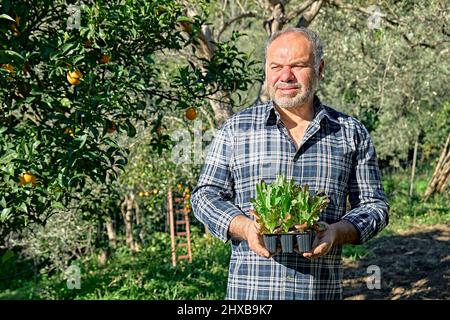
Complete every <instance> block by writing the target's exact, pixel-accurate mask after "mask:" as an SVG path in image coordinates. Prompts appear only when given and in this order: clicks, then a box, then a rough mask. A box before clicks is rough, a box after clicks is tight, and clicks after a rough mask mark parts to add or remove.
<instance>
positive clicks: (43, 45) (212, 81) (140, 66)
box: [0, 0, 253, 241]
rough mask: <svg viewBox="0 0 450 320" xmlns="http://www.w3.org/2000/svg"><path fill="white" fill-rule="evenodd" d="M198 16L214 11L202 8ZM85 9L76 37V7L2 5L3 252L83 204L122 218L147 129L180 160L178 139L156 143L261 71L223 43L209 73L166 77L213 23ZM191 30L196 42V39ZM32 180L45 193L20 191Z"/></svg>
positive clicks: (135, 8) (114, 8)
mask: <svg viewBox="0 0 450 320" xmlns="http://www.w3.org/2000/svg"><path fill="white" fill-rule="evenodd" d="M197 5H198V6H199V8H203V9H205V10H206V6H204V5H203V1H199V2H198V3H197ZM78 8H79V9H80V17H81V21H80V23H79V25H78V26H75V27H73V28H69V27H68V26H69V24H68V23H69V21H70V20H69V16H68V10H67V9H68V7H67V3H66V1H63V0H58V1H49V0H46V1H39V3H38V4H36V3H35V2H34V1H29V0H20V1H14V2H12V1H8V0H4V1H2V2H1V7H0V10H1V11H0V14H1V19H0V22H1V25H0V43H1V46H0V164H1V169H0V177H1V179H0V194H1V197H0V239H1V240H0V241H3V239H4V238H5V236H6V235H7V234H8V233H9V232H11V231H19V230H21V229H23V228H26V227H27V226H28V225H29V224H30V223H40V224H45V223H46V221H47V220H48V218H49V217H50V216H51V215H52V214H53V213H54V212H55V211H56V210H62V209H64V208H68V207H70V206H72V205H76V204H77V203H78V204H79V206H78V208H75V209H81V211H82V212H85V213H90V214H92V215H93V216H102V215H110V214H111V211H114V209H108V207H107V206H108V205H109V206H110V208H112V207H113V206H116V207H117V201H118V199H120V197H121V196H122V195H123V192H124V191H128V190H129V186H117V185H113V183H112V182H113V181H116V180H117V179H118V178H119V175H120V173H121V172H122V170H123V169H124V167H125V166H126V165H127V163H128V160H129V157H130V154H129V151H130V150H129V148H128V146H129V145H130V144H131V143H132V141H131V140H130V139H132V138H133V137H135V136H136V134H137V133H138V131H137V130H138V129H139V128H141V127H142V126H143V127H144V128H147V126H148V124H149V123H151V125H152V132H153V133H154V135H153V137H152V138H151V139H150V144H151V146H152V148H153V149H155V150H157V151H158V153H159V154H161V153H162V151H163V150H164V149H170V148H171V143H170V136H169V135H168V134H167V133H164V134H157V133H156V132H157V131H158V128H162V129H164V126H166V124H167V121H165V120H164V119H165V118H166V116H171V115H172V114H173V111H174V110H176V109H184V108H186V106H187V105H188V103H196V102H198V101H200V100H205V98H206V97H208V96H209V95H211V94H213V93H214V92H217V91H218V90H238V89H240V90H244V89H245V88H246V86H247V84H248V83H249V82H250V81H251V78H252V76H251V73H252V72H253V71H252V65H253V62H251V60H250V59H249V56H247V55H245V54H243V53H242V52H240V51H239V50H238V49H237V48H236V46H235V45H234V44H233V41H236V39H237V38H238V37H237V36H236V37H233V38H231V39H230V40H227V41H224V42H220V43H217V44H216V46H217V48H218V49H217V51H216V55H215V56H214V57H213V58H212V59H211V61H204V63H203V65H202V66H199V65H194V64H190V68H189V70H188V71H187V72H185V71H183V68H181V69H180V70H177V69H176V68H175V69H174V70H172V71H173V72H172V73H173V74H172V76H171V77H170V78H169V79H166V78H164V77H162V76H161V74H162V73H163V71H162V70H164V69H165V68H166V67H167V66H166V65H164V63H161V62H164V59H162V58H161V53H162V52H163V53H166V52H168V51H172V52H180V51H183V50H187V48H188V46H189V45H190V44H192V43H194V42H195V41H197V39H196V37H197V36H198V31H199V30H200V29H201V26H202V25H203V24H205V23H206V20H205V19H206V18H207V12H206V11H205V12H201V13H200V14H199V15H198V16H195V17H193V18H188V17H186V16H185V15H184V12H185V6H184V5H183V4H182V3H181V2H179V1H175V0H163V1H159V0H158V1H156V0H154V1H144V0H136V1H128V2H125V3H123V2H122V1H95V2H92V3H91V2H89V3H82V4H81V5H80V6H79V7H78ZM72 22H73V21H72ZM74 22H75V23H76V22H77V21H74ZM181 24H189V25H191V27H192V29H193V30H194V32H192V33H191V34H189V35H186V34H185V33H184V32H183V31H182V28H180V25H181ZM195 30H197V32H196V31H195ZM177 67H178V66H177ZM204 68H206V70H207V72H206V75H205V76H204V73H203V72H201V71H200V70H204ZM75 71H77V72H81V74H82V77H80V78H78V79H75V81H74V79H73V77H72V78H69V76H68V73H69V72H75ZM216 73H217V74H216ZM191 75H197V76H196V77H194V78H192V79H191V78H189V77H191ZM187 78H189V79H191V80H189V81H188V80H186V79H187ZM69 82H71V83H69ZM168 92H170V93H168ZM203 103H204V102H203ZM230 103H232V101H231V102H230ZM180 111H181V110H180ZM182 122H183V121H182ZM126 137H128V140H127V139H126ZM25 173H30V174H32V175H33V179H35V181H34V180H33V183H28V184H23V183H19V182H21V181H22V180H23V175H24V174H25ZM108 195H111V197H109V196H108ZM96 199H97V200H96ZM99 199H102V202H103V204H104V205H102V204H101V203H99V201H98V200H99ZM74 200H78V201H74Z"/></svg>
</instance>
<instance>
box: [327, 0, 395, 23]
mask: <svg viewBox="0 0 450 320" xmlns="http://www.w3.org/2000/svg"><path fill="white" fill-rule="evenodd" d="M328 1H329V3H330V4H332V5H334V6H336V7H338V8H339V9H344V10H352V11H358V12H361V13H364V14H365V15H368V16H371V15H373V12H372V11H370V10H367V8H362V7H357V6H354V5H352V4H348V3H343V2H342V1H341V0H328ZM378 16H379V17H380V18H382V19H384V20H385V21H387V22H388V23H389V24H390V26H389V27H391V28H392V26H398V25H403V23H401V22H399V21H398V20H395V19H393V18H390V17H388V16H387V15H386V14H384V13H381V12H380V14H379V15H378Z"/></svg>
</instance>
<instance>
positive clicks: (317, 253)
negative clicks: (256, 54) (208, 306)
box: [191, 28, 388, 299]
mask: <svg viewBox="0 0 450 320" xmlns="http://www.w3.org/2000/svg"><path fill="white" fill-rule="evenodd" d="M322 56H323V46H322V44H321V41H320V39H319V37H318V36H317V35H316V34H315V33H314V32H312V31H310V30H308V29H304V28H290V29H286V30H283V31H280V32H278V33H275V34H273V35H272V36H271V38H270V39H269V42H268V44H267V47H266V65H265V69H266V86H267V89H268V91H269V95H270V98H271V100H270V101H269V102H268V103H267V104H263V105H258V106H256V107H251V108H247V109H245V110H244V111H242V112H239V113H237V114H235V115H234V116H233V117H231V118H230V119H228V120H227V121H226V122H225V123H224V125H223V126H222V127H221V129H220V130H219V132H218V134H217V135H216V137H215V139H214V141H213V142H212V144H211V147H210V149H209V152H208V156H207V158H206V160H205V165H204V167H203V170H202V173H201V175H200V179H199V182H198V185H197V187H196V188H195V190H194V191H193V194H192V200H191V202H192V208H193V211H194V214H195V216H196V217H197V218H198V219H199V220H200V221H201V222H203V223H204V224H205V225H206V226H207V227H208V229H209V231H210V232H211V233H212V234H213V235H214V236H216V237H218V238H219V239H221V240H223V241H228V240H231V244H232V255H231V261H230V268H229V278H228V289H227V296H226V298H227V299H342V265H341V251H342V245H343V244H346V243H351V244H360V243H364V242H366V241H367V240H369V239H371V238H372V237H373V236H375V235H376V234H377V233H378V232H379V231H380V230H381V229H383V228H384V227H385V226H386V225H387V223H388V204H387V203H386V197H385V194H384V192H383V188H382V185H381V182H380V172H379V169H378V164H377V160H376V154H375V150H374V147H373V144H372V142H371V139H370V136H369V134H368V132H367V130H366V128H365V127H364V126H363V125H362V124H361V123H360V122H359V121H357V120H356V119H354V118H352V117H350V116H348V115H345V114H343V113H340V112H337V111H336V110H334V109H332V108H330V107H328V106H325V105H323V104H322V103H321V102H320V100H319V99H318V98H317V96H315V94H314V93H315V91H316V88H317V85H318V82H319V80H321V79H322V78H323V74H324V61H323V59H322ZM277 175H284V176H285V177H286V178H287V179H294V180H295V182H296V183H298V184H300V185H302V186H303V185H305V184H308V185H309V186H310V190H311V191H313V192H314V191H316V192H317V191H318V190H323V191H325V193H326V194H327V195H328V196H329V199H330V204H329V205H328V207H327V209H326V210H325V211H324V212H323V213H322V214H321V221H322V224H323V226H324V229H325V230H323V231H320V232H318V234H317V236H316V238H315V239H314V243H313V246H312V249H311V251H310V252H306V253H304V254H303V255H300V254H298V253H279V254H275V255H270V253H269V251H268V250H267V249H266V248H265V247H264V243H263V241H262V236H261V234H260V232H259V230H260V229H259V225H258V224H257V222H255V221H254V219H253V217H252V215H251V214H250V210H251V209H252V207H251V203H250V199H251V198H254V197H255V196H256V187H255V186H256V184H257V183H258V182H260V181H261V180H262V179H264V181H266V182H268V183H270V182H272V181H273V180H274V179H275V178H276V176H277ZM347 195H348V199H349V202H350V204H351V210H350V211H348V212H346V199H347Z"/></svg>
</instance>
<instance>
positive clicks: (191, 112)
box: [185, 107, 197, 121]
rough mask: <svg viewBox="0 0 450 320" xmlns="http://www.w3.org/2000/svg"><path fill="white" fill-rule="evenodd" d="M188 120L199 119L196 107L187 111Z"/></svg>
mask: <svg viewBox="0 0 450 320" xmlns="http://www.w3.org/2000/svg"><path fill="white" fill-rule="evenodd" d="M185 114H186V118H187V119H188V120H191V121H192V120H195V118H197V110H195V108H194V107H189V108H187V109H186V113H185Z"/></svg>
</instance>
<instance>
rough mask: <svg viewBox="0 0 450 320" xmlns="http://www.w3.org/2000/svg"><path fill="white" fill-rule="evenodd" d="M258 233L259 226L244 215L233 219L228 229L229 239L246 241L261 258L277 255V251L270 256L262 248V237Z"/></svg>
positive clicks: (264, 248) (267, 251)
mask: <svg viewBox="0 0 450 320" xmlns="http://www.w3.org/2000/svg"><path fill="white" fill-rule="evenodd" d="M260 231H261V227H260V225H259V224H258V223H257V222H256V221H253V220H251V219H249V218H247V217H245V216H244V215H242V216H237V217H235V218H234V219H233V220H232V221H231V224H230V229H229V233H230V235H231V237H233V238H236V239H239V240H246V241H247V242H248V246H249V247H250V249H251V250H252V251H253V252H255V253H256V254H257V255H259V256H261V257H264V258H270V257H272V256H273V255H275V254H277V253H278V251H279V250H277V252H275V253H272V254H271V253H270V252H269V250H267V249H266V247H265V246H264V241H263V237H262V235H261V233H260Z"/></svg>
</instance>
